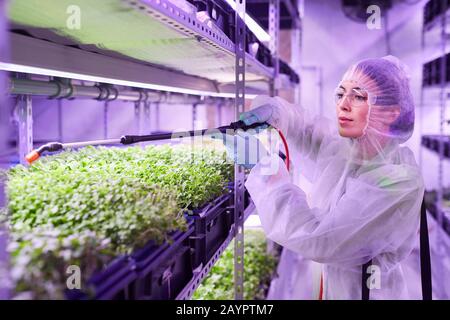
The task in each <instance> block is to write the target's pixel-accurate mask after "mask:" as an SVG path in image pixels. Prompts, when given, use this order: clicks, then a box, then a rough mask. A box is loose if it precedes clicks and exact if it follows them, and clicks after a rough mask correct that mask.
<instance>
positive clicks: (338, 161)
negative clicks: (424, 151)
mask: <svg viewBox="0 0 450 320" xmlns="http://www.w3.org/2000/svg"><path fill="white" fill-rule="evenodd" d="M343 80H351V81H354V82H355V83H356V84H358V86H359V87H361V88H363V89H364V90H366V91H367V92H368V93H369V101H370V102H369V114H368V119H367V125H366V127H365V130H364V134H363V135H362V136H361V137H359V138H355V139H350V138H343V137H340V136H339V134H338V132H332V131H330V129H329V128H330V127H331V126H329V122H328V121H327V120H325V119H324V118H315V119H312V118H310V117H309V116H308V113H307V111H306V110H304V109H302V108H300V107H298V106H294V105H291V104H289V103H287V102H286V101H284V100H282V99H281V98H278V97H275V98H270V97H267V96H258V97H257V98H255V99H254V101H253V104H252V107H253V108H256V107H258V106H261V105H264V104H268V105H271V106H272V108H273V114H272V116H271V119H270V120H269V123H270V124H271V125H273V126H275V127H277V128H278V129H280V130H281V131H282V132H283V133H284V134H285V136H286V137H287V141H288V145H289V148H290V151H291V153H293V155H292V156H291V162H292V163H293V164H294V165H296V166H298V167H299V170H300V171H302V172H303V174H304V175H305V176H307V178H308V179H309V180H310V182H311V183H312V189H311V194H310V195H309V196H310V197H309V203H308V202H307V201H306V195H305V193H304V192H303V190H302V189H301V188H299V187H298V186H297V185H296V184H294V183H292V182H291V179H290V177H289V173H288V171H287V169H286V166H285V164H284V163H283V162H282V160H281V159H280V158H279V157H278V156H277V155H271V156H269V157H267V156H266V157H265V158H264V159H263V160H264V161H263V160H262V161H261V162H260V163H258V164H257V165H256V166H255V167H254V168H253V169H252V170H251V172H250V174H249V176H248V179H247V182H246V187H247V189H248V191H249V193H250V195H251V197H252V199H253V201H254V202H255V205H256V208H257V211H258V212H259V215H260V219H261V223H262V226H263V228H264V230H265V232H266V234H267V237H268V238H270V239H272V240H273V241H275V242H277V243H279V244H280V245H282V246H284V247H286V248H288V249H290V250H292V251H295V252H297V253H299V254H300V255H302V256H303V257H305V258H307V259H311V260H313V261H316V262H319V263H322V264H323V267H322V276H323V290H324V291H323V298H324V299H361V282H362V281H361V277H362V276H361V270H362V268H361V266H362V265H363V264H364V263H366V262H368V261H369V260H371V259H372V263H373V265H375V269H371V270H372V272H375V273H376V274H372V276H375V277H377V276H379V278H378V280H379V283H378V284H377V283H375V284H374V283H373V282H372V283H373V285H374V286H375V288H374V287H372V288H371V290H370V299H408V298H409V296H408V292H407V289H406V285H405V280H404V275H403V272H402V268H401V266H400V262H401V261H402V260H403V259H405V258H406V257H407V256H408V255H409V254H410V252H411V250H412V248H413V246H414V244H415V240H416V239H417V237H418V230H419V221H420V205H421V202H422V198H423V193H424V185H423V180H422V176H421V173H420V170H419V168H418V166H417V164H416V161H415V159H414V156H413V153H412V152H411V150H410V149H408V148H407V147H401V146H399V144H400V143H402V142H404V141H406V140H407V139H409V137H410V136H411V134H412V131H413V128H414V104H413V101H412V96H411V93H410V91H409V84H408V79H407V77H406V74H405V72H404V69H403V67H402V66H401V65H400V63H399V62H398V60H395V59H394V58H393V57H389V58H382V59H368V60H363V61H361V62H359V63H357V64H355V65H354V66H352V67H351V68H350V69H349V70H348V71H347V73H346V74H345V75H344V78H343ZM395 110H397V111H398V110H400V114H399V116H398V117H397V118H394V119H396V120H395V121H394V122H392V121H391V120H388V119H393V118H392V116H393V114H394V113H395ZM269 161H270V162H272V165H273V164H276V165H278V166H279V169H278V171H277V172H276V173H275V174H271V175H267V174H266V173H264V170H263V168H262V162H266V163H267V162H269ZM377 270H379V271H380V273H378V272H377ZM372 280H373V278H372ZM375 282H376V281H375Z"/></svg>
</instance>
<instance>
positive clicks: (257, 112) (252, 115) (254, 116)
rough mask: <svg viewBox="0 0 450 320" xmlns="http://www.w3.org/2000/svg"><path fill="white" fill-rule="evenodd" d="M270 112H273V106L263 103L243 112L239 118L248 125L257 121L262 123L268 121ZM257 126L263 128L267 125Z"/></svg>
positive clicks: (270, 116)
mask: <svg viewBox="0 0 450 320" xmlns="http://www.w3.org/2000/svg"><path fill="white" fill-rule="evenodd" d="M272 114H273V107H272V106H271V105H269V104H264V105H262V106H260V107H258V108H255V109H253V110H250V111H247V112H243V113H242V114H241V115H240V117H239V120H242V121H244V123H245V124H246V125H248V126H250V125H252V124H254V123H259V122H261V123H263V122H266V121H269V122H270V120H271V118H272ZM258 128H260V129H265V128H267V125H261V126H260V127H258Z"/></svg>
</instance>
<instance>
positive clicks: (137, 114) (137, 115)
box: [134, 100, 142, 134]
mask: <svg viewBox="0 0 450 320" xmlns="http://www.w3.org/2000/svg"><path fill="white" fill-rule="evenodd" d="M141 130H142V129H141V101H140V100H139V101H136V102H135V103H134V132H136V134H141Z"/></svg>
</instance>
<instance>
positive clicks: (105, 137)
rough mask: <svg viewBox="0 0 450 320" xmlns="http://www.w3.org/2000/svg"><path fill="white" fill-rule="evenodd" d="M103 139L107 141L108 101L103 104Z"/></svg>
mask: <svg viewBox="0 0 450 320" xmlns="http://www.w3.org/2000/svg"><path fill="white" fill-rule="evenodd" d="M103 139H108V101H105V102H104V104H103Z"/></svg>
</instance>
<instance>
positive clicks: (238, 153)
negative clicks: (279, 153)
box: [212, 130, 269, 169]
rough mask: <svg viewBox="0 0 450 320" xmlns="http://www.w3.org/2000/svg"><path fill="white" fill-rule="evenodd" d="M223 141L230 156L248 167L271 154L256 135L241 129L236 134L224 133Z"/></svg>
mask: <svg viewBox="0 0 450 320" xmlns="http://www.w3.org/2000/svg"><path fill="white" fill-rule="evenodd" d="M212 138H215V139H217V138H219V137H218V136H213V137H212ZM222 141H223V143H224V145H225V148H226V151H227V156H228V158H229V159H231V160H233V161H234V162H235V163H237V164H239V165H241V166H243V167H244V168H246V169H251V168H253V167H254V166H255V165H256V164H257V163H258V162H259V161H260V160H261V158H263V157H264V156H266V155H269V152H268V151H267V149H266V148H265V147H264V146H263V144H262V143H261V142H260V141H259V140H258V139H257V138H256V137H255V136H253V135H250V134H248V133H246V132H244V131H241V130H238V131H237V133H236V135H228V134H224V135H222Z"/></svg>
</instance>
